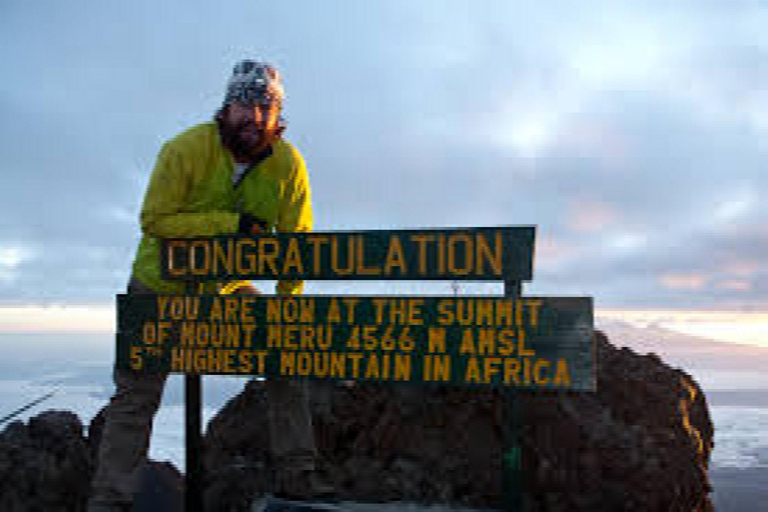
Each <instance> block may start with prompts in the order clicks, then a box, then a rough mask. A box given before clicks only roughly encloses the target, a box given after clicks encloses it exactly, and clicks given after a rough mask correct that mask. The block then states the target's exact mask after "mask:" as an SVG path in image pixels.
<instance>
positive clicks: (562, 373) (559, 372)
mask: <svg viewBox="0 0 768 512" xmlns="http://www.w3.org/2000/svg"><path fill="white" fill-rule="evenodd" d="M552 385H553V386H562V387H569V386H570V385H571V375H570V373H569V372H568V364H567V363H566V362H565V359H558V360H557V366H556V367H555V378H554V379H553V380H552Z"/></svg>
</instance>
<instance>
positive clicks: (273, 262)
mask: <svg viewBox="0 0 768 512" xmlns="http://www.w3.org/2000/svg"><path fill="white" fill-rule="evenodd" d="M259 249H260V251H259V255H260V256H261V257H260V258H259V274H260V275H269V274H267V272H266V267H267V266H269V269H270V271H271V275H273V276H274V275H277V274H278V271H277V259H278V257H279V256H280V242H278V241H277V239H276V238H261V239H259Z"/></svg>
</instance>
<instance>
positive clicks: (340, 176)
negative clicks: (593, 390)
mask: <svg viewBox="0 0 768 512" xmlns="http://www.w3.org/2000/svg"><path fill="white" fill-rule="evenodd" d="M765 26H768V4H763V3H761V2H756V1H749V2H747V1H743V2H742V1H720V2H716V1H704V2H702V1H696V2H694V1H690V2H686V1H679V2H662V1H651V2H648V1H635V2H628V1H620V0H618V1H610V2H591V1H579V2H566V1H561V2H560V1H547V2H517V1H514V2H513V1H501V0H500V1H483V2H459V1H450V0H440V1H419V2H409V1H404V0H388V1H386V2H384V1H377V2H353V1H352V0H346V1H323V2H310V1H308V0H305V1H282V2H260V1H253V0H251V1H244V0H243V1H234V0H222V1H219V2H205V1H190V0H185V1H184V2H181V1H179V0H168V1H164V2H150V1H148V0H134V1H132V2H123V1H117V0H101V1H90V0H83V1H78V2H57V1H52V0H41V1H38V2H24V1H21V0H4V1H3V2H2V3H1V4H0V58H1V61H2V62H3V66H4V69H3V80H2V81H0V155H2V160H1V161H0V165H2V169H1V170H0V330H34V329H43V330H45V329H47V328H51V329H56V328H63V329H66V328H67V327H66V326H67V325H69V326H70V328H75V327H72V326H73V325H77V326H80V327H79V328H81V329H95V327H94V325H96V324H98V325H99V326H100V327H98V329H102V328H105V327H104V325H107V324H108V322H109V321H111V319H113V309H112V308H113V304H114V296H115V294H117V293H121V292H122V291H123V289H124V286H125V283H126V281H127V279H128V276H129V272H130V266H131V262H132V259H133V253H134V251H135V248H136V244H137V242H138V240H139V235H140V233H139V226H138V214H139V210H140V206H141V200H142V197H143V193H144V189H145V187H146V184H147V181H148V178H149V175H150V172H151V169H152V166H153V164H154V160H155V157H156V155H157V152H158V150H159V148H160V146H161V145H162V144H163V142H164V141H165V140H167V139H169V138H171V137H173V136H174V135H176V134H177V133H179V132H180V131H182V130H184V129H186V128H188V127H190V126H192V125H194V124H197V123H200V122H205V121H207V120H209V119H210V118H211V116H212V114H213V112H214V111H215V110H216V109H217V108H218V107H219V106H220V104H221V101H222V98H223V95H224V84H225V83H226V80H227V78H228V75H229V73H230V71H231V68H232V66H233V65H234V63H235V62H236V61H238V60H239V59H243V58H254V59H260V60H267V61H270V62H272V63H274V64H275V65H277V66H278V67H279V68H280V69H281V70H282V72H283V75H284V77H285V86H286V90H287V100H286V104H285V108H286V112H285V114H286V118H287V120H288V123H289V125H288V130H287V132H286V137H287V138H288V139H289V140H290V141H291V142H293V143H294V144H295V145H296V146H297V147H298V148H299V150H300V151H301V152H302V154H303V155H304V158H305V159H306V161H307V164H308V168H309V172H310V180H311V184H312V190H313V205H314V213H315V229H316V230H335V229H394V228H416V227H435V228H438V227H453V226H470V227H471V226H497V225H531V224H534V225H536V226H537V246H536V256H535V264H534V265H535V268H534V280H533V282H532V283H530V284H527V285H526V287H525V293H526V294H529V295H588V296H592V297H594V298H595V307H596V309H597V311H598V313H600V314H608V315H619V316H622V315H624V314H627V315H633V314H634V315H637V314H638V312H640V313H641V314H642V312H652V313H653V314H654V315H657V316H658V315H661V316H664V315H667V316H668V315H670V314H674V315H683V316H678V317H676V318H687V319H688V320H685V321H684V322H683V323H684V324H686V325H688V326H691V325H693V324H696V322H698V325H699V326H701V324H707V323H708V327H705V330H706V329H710V330H712V331H717V330H718V329H720V330H721V331H723V330H724V331H725V332H724V333H721V334H722V337H723V338H725V339H729V338H730V337H733V336H737V337H740V339H741V340H742V341H743V340H745V339H749V340H751V341H749V342H751V343H758V344H759V343H764V344H766V345H768V340H766V339H765V338H766V336H764V335H762V334H761V333H765V332H768V256H767V255H768V210H767V209H766V208H765V207H764V204H765V202H766V200H768V172H765V169H766V167H768V87H767V84H768V32H766V31H765ZM307 291H308V292H311V293H370V292H379V293H383V292H387V293H389V292H395V293H398V292H401V291H405V292H411V293H412V292H414V291H415V292H417V293H434V292H437V293H439V292H444V293H450V292H451V288H450V286H449V284H448V283H446V284H437V285H436V284H432V285H427V284H424V283H413V284H405V285H403V284H396V283H352V282H338V283H310V284H309V285H308V289H307ZM462 291H467V292H472V291H480V292H491V293H501V288H500V286H498V285H486V286H481V285H476V284H468V285H463V288H462ZM693 313H701V314H705V315H706V314H708V315H714V317H706V316H705V317H703V318H702V317H696V316H695V315H693V316H691V315H692V314H693ZM51 315H52V316H51ZM685 315H687V316H685ZM57 318H58V320H57ZM713 318H715V320H713ZM697 319H698V320H697ZM57 322H58V323H57ZM98 322H101V323H98ZM105 322H106V323H107V324H105ZM713 322H714V323H716V324H717V325H716V326H714V327H713V325H714V324H713ZM729 325H730V326H731V327H733V326H736V325H738V326H740V327H739V329H742V330H745V331H747V330H748V331H749V332H748V333H746V334H745V333H741V334H734V332H735V331H736V330H738V329H736V330H729V328H728V326H729ZM742 335H743V336H742Z"/></svg>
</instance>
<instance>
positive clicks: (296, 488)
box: [274, 469, 336, 500]
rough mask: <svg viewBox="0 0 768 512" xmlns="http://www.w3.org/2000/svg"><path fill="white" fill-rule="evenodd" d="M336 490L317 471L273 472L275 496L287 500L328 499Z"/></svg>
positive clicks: (280, 470) (323, 475)
mask: <svg viewBox="0 0 768 512" xmlns="http://www.w3.org/2000/svg"><path fill="white" fill-rule="evenodd" d="M335 491H336V488H335V487H334V485H333V483H332V482H331V481H330V480H329V479H328V478H327V477H326V475H325V474H324V473H323V472H321V471H318V470H317V469H304V470H295V469H294V470H291V469H279V470H277V471H275V490H274V493H275V496H276V497H278V498H283V499H287V500H302V499H305V500H306V499H328V498H332V497H333V496H334V494H335Z"/></svg>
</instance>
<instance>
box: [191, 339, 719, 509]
mask: <svg viewBox="0 0 768 512" xmlns="http://www.w3.org/2000/svg"><path fill="white" fill-rule="evenodd" d="M596 347H597V352H596V353H597V368H598V390H597V392H594V393H566V392H536V393H532V392H524V391H516V392H515V393H514V395H511V394H509V393H506V392H503V391H499V390H490V389H485V390H484V389H469V388H460V387H452V386H433V385H430V386H415V385H406V384H397V385H384V384H374V383H357V384H354V385H344V384H339V383H313V385H312V409H313V418H314V430H315V438H316V443H317V447H318V450H319V452H320V454H321V457H322V462H323V468H324V470H325V471H326V473H327V475H328V477H329V479H331V480H332V481H333V483H334V484H335V487H336V490H337V496H336V498H337V499H339V500H345V501H346V500H354V501H363V502H391V501H401V500H402V501H410V502H418V503H425V504H438V503H441V504H450V505H455V506H467V507H475V508H494V509H501V508H502V507H503V501H504V498H503V489H502V464H503V462H502V460H503V458H502V453H503V452H504V450H502V446H503V442H502V439H503V438H504V437H505V435H504V432H505V431H510V429H509V423H510V421H512V420H513V419H514V418H515V417H517V418H518V420H519V421H521V425H522V426H521V428H519V429H517V432H518V435H519V436H520V437H519V438H518V439H517V441H516V444H517V445H518V446H520V447H521V450H520V454H521V464H522V472H521V477H522V480H521V489H522V499H523V503H524V504H525V509H526V510H531V511H539V510H542V511H544V510H547V511H549V510H551V511H558V510H562V511H580V510H590V511H599V510H606V511H622V510H626V511H632V510H637V511H647V510H667V511H686V512H691V511H702V512H703V511H710V510H712V506H711V502H710V499H709V493H710V492H711V490H712V489H711V486H710V484H709V479H708V474H707V468H708V463H709V456H710V453H711V450H712V447H713V427H712V422H711V420H710V417H709V412H708V409H707V403H706V399H705V397H704V394H703V393H702V391H701V388H700V387H699V386H698V384H697V383H696V382H695V381H694V380H693V379H692V378H691V377H690V376H689V375H687V374H686V373H685V372H683V371H681V370H678V369H673V368H670V367H669V366H667V365H666V364H664V363H663V362H662V361H661V360H660V359H659V358H658V357H657V356H655V355H652V354H651V355H639V354H636V353H634V352H632V351H631V350H629V349H626V348H621V349H620V348H617V347H616V346H614V345H612V344H611V343H610V342H609V341H608V340H607V338H606V337H605V336H604V335H603V334H602V333H599V332H598V333H596ZM510 411H518V412H517V413H516V414H510ZM265 413H266V397H265V388H264V385H263V383H262V382H260V381H256V380H254V381H251V382H249V383H248V385H247V386H246V387H245V389H244V390H243V392H242V393H241V394H239V395H238V396H236V397H235V398H233V399H232V400H231V401H230V402H229V403H228V404H227V405H226V406H225V407H224V408H223V409H222V410H221V411H220V412H219V413H218V414H217V416H216V417H215V418H214V419H213V420H212V421H211V423H210V425H209V427H208V430H207V433H206V437H205V445H206V451H205V457H204V463H205V467H206V476H207V490H206V504H207V507H208V508H206V510H207V511H209V512H216V511H233V510H243V511H246V510H248V506H249V504H250V503H252V501H253V499H254V496H258V495H261V494H263V493H265V492H267V491H269V486H270V482H269V478H268V475H269V472H268V471H267V468H268V466H269V460H268V446H269V439H268V432H269V429H268V428H267V423H266V415H265ZM511 431H512V432H514V431H515V429H511ZM506 437H507V438H508V440H507V442H509V441H514V439H511V438H509V436H506Z"/></svg>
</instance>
